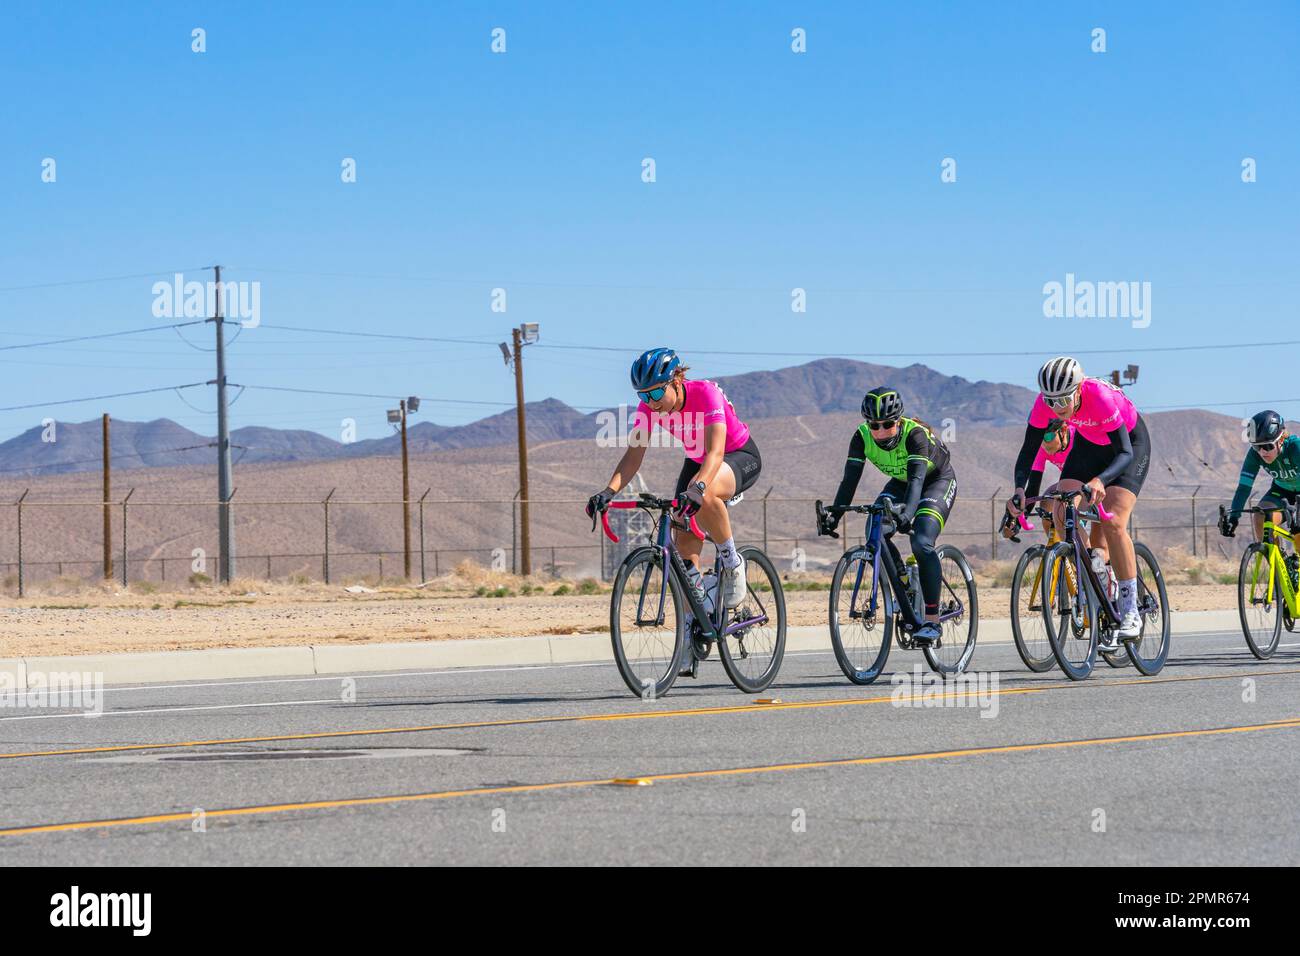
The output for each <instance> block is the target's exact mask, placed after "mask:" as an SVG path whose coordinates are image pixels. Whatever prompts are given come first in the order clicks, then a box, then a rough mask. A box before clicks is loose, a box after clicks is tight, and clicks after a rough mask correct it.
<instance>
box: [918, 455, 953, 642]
mask: <svg viewBox="0 0 1300 956" xmlns="http://www.w3.org/2000/svg"><path fill="white" fill-rule="evenodd" d="M956 498H957V479H956V477H955V476H954V475H952V474H951V473H949V474H947V475H943V476H941V477H939V478H934V479H931V480H930V481H929V482H927V484H926V486H925V487H924V488H923V489H922V490H921V502H920V504H919V505H918V506H917V509H916V516H915V517H914V518H913V519H912V554H913V555H914V556H915V557H916V566H917V568H918V569H920V572H921V595H922V597H923V598H924V599H925V619H926V620H927V621H935V622H937V621H938V620H939V597H940V593H939V592H940V588H941V586H942V584H943V569H942V568H941V567H940V566H939V555H938V554H937V553H936V550H935V549H936V547H937V545H936V540H937V539H938V537H939V533H940V532H941V531H943V526H944V522H946V521H947V520H948V515H949V513H951V511H952V503H953V501H955V500H956Z"/></svg>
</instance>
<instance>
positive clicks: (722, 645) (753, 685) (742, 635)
mask: <svg viewBox="0 0 1300 956" xmlns="http://www.w3.org/2000/svg"><path fill="white" fill-rule="evenodd" d="M740 554H741V557H743V558H744V559H745V580H746V589H745V597H744V600H742V601H741V602H740V604H739V606H737V607H734V608H732V609H731V610H729V611H727V613H726V614H725V615H724V616H723V627H727V626H728V625H732V624H735V623H736V622H739V621H751V620H758V621H760V623H756V624H751V625H749V626H748V627H745V628H742V629H741V630H738V631H734V632H732V633H731V634H727V635H725V636H724V637H721V638H719V639H718V656H719V657H720V658H721V659H722V668H723V670H725V671H726V672H727V676H728V677H730V678H731V682H732V683H733V684H735V685H736V686H737V687H738V688H740V689H741V690H743V691H744V692H745V693H747V694H757V693H758V692H759V691H762V690H766V689H767V688H768V686H769V685H770V684H771V683H772V681H774V680H775V679H776V675H777V672H778V671H779V670H780V669H781V661H782V659H783V658H784V657H785V591H784V590H783V589H782V588H781V576H780V575H779V574H777V573H776V568H774V567H773V566H772V562H771V561H769V560H768V558H767V555H765V554H764V553H763V552H762V551H760V550H758V548H741V549H740ZM764 618H766V620H763V619H764Z"/></svg>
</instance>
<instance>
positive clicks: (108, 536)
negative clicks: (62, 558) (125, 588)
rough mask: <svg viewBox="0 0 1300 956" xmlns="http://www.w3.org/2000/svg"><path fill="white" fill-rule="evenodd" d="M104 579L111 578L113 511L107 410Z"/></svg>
mask: <svg viewBox="0 0 1300 956" xmlns="http://www.w3.org/2000/svg"><path fill="white" fill-rule="evenodd" d="M103 432H104V580H106V581H108V580H112V578H113V513H112V512H111V511H109V504H110V496H111V494H112V479H111V477H110V474H109V461H110V456H109V453H108V412H105V413H104V419H103Z"/></svg>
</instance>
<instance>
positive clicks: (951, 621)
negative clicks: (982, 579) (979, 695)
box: [922, 544, 979, 676]
mask: <svg viewBox="0 0 1300 956" xmlns="http://www.w3.org/2000/svg"><path fill="white" fill-rule="evenodd" d="M936 551H937V553H938V555H939V567H940V569H941V580H942V582H943V583H942V584H940V586H939V615H940V617H941V618H942V620H943V623H942V625H941V626H942V627H943V637H942V638H941V639H940V640H939V646H938V647H935V646H934V645H926V646H925V647H923V648H922V650H923V651H924V653H925V659H926V660H927V661H929V662H930V669H931V670H933V671H935V673H938V674H943V675H945V676H947V675H949V674H960V673H962V672H963V671H964V670H966V668H967V667H969V666H970V659H971V657H972V656H973V655H974V654H975V636H976V634H977V633H978V632H979V597H978V596H977V595H976V593H975V575H974V574H972V573H971V569H970V564H969V563H967V561H966V556H965V555H964V554H962V553H961V551H959V550H958V549H957V548H956V547H954V546H953V545H951V544H944V545H940V546H939V547H938V548H937V549H936ZM947 615H951V616H947Z"/></svg>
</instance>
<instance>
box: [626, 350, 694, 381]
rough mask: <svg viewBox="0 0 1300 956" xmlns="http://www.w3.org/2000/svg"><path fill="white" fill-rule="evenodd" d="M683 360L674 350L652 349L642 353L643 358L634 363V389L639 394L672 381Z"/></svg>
mask: <svg viewBox="0 0 1300 956" xmlns="http://www.w3.org/2000/svg"><path fill="white" fill-rule="evenodd" d="M681 364H682V360H681V359H679V358H678V357H677V353H676V352H674V351H673V350H672V349H651V350H650V351H648V352H642V353H641V357H640V358H638V359H637V360H636V361H635V362H633V363H632V387H633V388H634V389H636V390H637V391H638V392H644V391H646V390H647V389H651V388H655V387H656V386H658V385H664V384H667V383H668V382H670V381H672V377H673V373H674V372H676V371H677V368H678V366H680V365H681Z"/></svg>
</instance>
